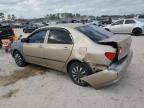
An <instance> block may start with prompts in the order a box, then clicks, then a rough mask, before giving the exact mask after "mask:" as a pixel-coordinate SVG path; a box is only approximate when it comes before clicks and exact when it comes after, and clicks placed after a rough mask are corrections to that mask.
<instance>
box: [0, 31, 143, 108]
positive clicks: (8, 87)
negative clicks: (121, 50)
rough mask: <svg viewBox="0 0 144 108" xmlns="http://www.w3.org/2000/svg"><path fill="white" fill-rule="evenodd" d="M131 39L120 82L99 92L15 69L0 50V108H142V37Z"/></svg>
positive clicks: (48, 73) (31, 69)
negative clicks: (129, 59) (130, 52)
mask: <svg viewBox="0 0 144 108" xmlns="http://www.w3.org/2000/svg"><path fill="white" fill-rule="evenodd" d="M16 32H18V34H21V31H20V30H17V31H16ZM132 38H133V44H132V49H133V51H134V57H133V61H132V63H131V65H130V66H129V68H128V70H127V72H126V73H125V75H124V77H123V79H122V80H121V81H120V82H118V83H117V84H115V85H113V86H109V87H105V88H102V89H99V90H95V89H93V88H92V87H80V86H77V85H75V84H73V83H72V81H71V80H70V79H69V77H68V76H67V75H65V74H63V73H61V72H56V71H53V70H50V69H47V68H43V67H39V66H36V65H29V66H27V67H25V68H19V67H17V66H16V64H15V63H14V60H13V58H12V57H11V55H10V54H9V53H5V52H4V51H3V50H0V108H76V107H77V108H143V106H144V74H143V73H144V47H143V43H144V36H139V37H132Z"/></svg>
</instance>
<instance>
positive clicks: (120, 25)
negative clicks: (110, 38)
mask: <svg viewBox="0 0 144 108" xmlns="http://www.w3.org/2000/svg"><path fill="white" fill-rule="evenodd" d="M105 29H106V30H108V31H110V32H112V33H128V34H133V35H141V34H144V23H143V22H141V21H138V20H135V19H121V20H118V21H116V22H114V23H112V24H110V25H107V26H105Z"/></svg>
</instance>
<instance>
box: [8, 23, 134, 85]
mask: <svg viewBox="0 0 144 108" xmlns="http://www.w3.org/2000/svg"><path fill="white" fill-rule="evenodd" d="M112 35H113V34H112V33H110V32H108V31H106V30H105V29H103V28H102V27H101V28H100V27H97V26H94V25H85V24H62V25H53V26H49V27H43V28H40V29H38V30H36V31H35V32H33V33H32V34H30V35H29V36H28V37H27V38H23V39H22V40H21V42H20V41H19V42H15V43H13V44H12V49H11V53H12V56H13V57H14V59H15V62H16V64H17V65H18V66H20V67H23V66H25V65H26V63H34V64H38V65H42V66H45V67H49V68H52V69H55V70H58V71H63V72H66V73H68V74H69V76H70V78H71V79H72V81H73V82H74V83H75V84H77V85H80V86H87V85H88V84H90V85H92V86H93V87H100V86H104V85H109V84H112V83H114V82H116V81H118V80H119V79H120V78H121V75H122V73H123V72H124V71H125V69H126V68H127V67H128V65H129V64H130V61H131V58H132V51H131V49H130V47H131V37H130V36H112Z"/></svg>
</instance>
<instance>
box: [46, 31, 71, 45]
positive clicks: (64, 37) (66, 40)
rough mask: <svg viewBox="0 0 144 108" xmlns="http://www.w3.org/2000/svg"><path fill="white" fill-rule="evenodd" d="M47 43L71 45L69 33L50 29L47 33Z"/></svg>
mask: <svg viewBox="0 0 144 108" xmlns="http://www.w3.org/2000/svg"><path fill="white" fill-rule="evenodd" d="M48 43H51V44H72V39H71V37H70V35H69V32H68V31H66V30H64V29H52V30H50V33H49V38H48Z"/></svg>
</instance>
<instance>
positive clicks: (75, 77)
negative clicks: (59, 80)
mask: <svg viewBox="0 0 144 108" xmlns="http://www.w3.org/2000/svg"><path fill="white" fill-rule="evenodd" d="M68 72H69V76H70V78H71V79H72V81H73V82H74V83H75V84H77V85H80V86H88V83H86V82H85V81H83V80H81V78H82V77H84V76H88V75H90V73H91V70H90V68H89V67H88V66H87V65H85V64H83V63H80V62H74V63H72V64H71V65H70V67H69V70H68Z"/></svg>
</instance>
